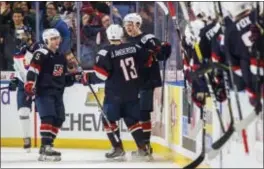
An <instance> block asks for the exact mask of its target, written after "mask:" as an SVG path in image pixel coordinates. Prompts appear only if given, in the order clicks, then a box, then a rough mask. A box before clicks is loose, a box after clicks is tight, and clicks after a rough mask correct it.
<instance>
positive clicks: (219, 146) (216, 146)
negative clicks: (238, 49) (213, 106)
mask: <svg viewBox="0 0 264 169" xmlns="http://www.w3.org/2000/svg"><path fill="white" fill-rule="evenodd" d="M223 73H224V80H225V88H226V97H227V103H228V109H229V114H230V124H229V128H228V129H227V131H226V133H225V134H224V135H223V136H222V137H221V138H220V139H218V140H217V141H215V142H214V143H213V144H212V150H211V151H210V152H208V159H209V160H212V159H214V158H215V157H216V156H217V155H218V154H219V153H220V152H221V149H222V148H223V146H224V144H225V143H226V142H227V141H228V140H229V138H230V137H231V136H232V134H233V133H234V131H235V129H234V115H233V109H232V105H231V97H230V89H229V84H228V75H227V73H226V72H223Z"/></svg>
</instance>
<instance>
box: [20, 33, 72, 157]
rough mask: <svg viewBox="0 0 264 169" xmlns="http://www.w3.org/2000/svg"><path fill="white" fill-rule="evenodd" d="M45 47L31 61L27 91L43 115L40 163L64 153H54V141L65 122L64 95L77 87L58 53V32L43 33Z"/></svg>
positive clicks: (59, 40) (64, 59)
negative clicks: (68, 89)
mask: <svg viewBox="0 0 264 169" xmlns="http://www.w3.org/2000/svg"><path fill="white" fill-rule="evenodd" d="M42 38H43V41H44V42H45V46H44V47H43V48H41V49H38V50H36V51H35V52H34V54H33V58H32V60H31V62H30V65H29V69H28V73H27V77H26V83H25V92H26V93H27V95H28V96H33V95H35V102H36V106H37V109H38V112H39V116H40V120H41V124H40V136H41V147H40V151H39V154H40V156H39V159H38V160H39V161H59V160H61V153H60V152H58V151H55V150H53V142H54V140H55V138H56V136H57V134H58V131H59V129H60V128H61V127H62V124H63V122H64V120H65V108H64V103H63V93H64V89H65V87H67V86H71V85H73V83H74V81H75V77H74V76H72V75H67V74H66V73H67V62H66V58H65V57H64V56H63V55H60V54H58V52H57V50H58V47H59V45H60V43H61V36H60V34H59V32H58V31H57V30H56V29H46V30H44V32H43V34H42Z"/></svg>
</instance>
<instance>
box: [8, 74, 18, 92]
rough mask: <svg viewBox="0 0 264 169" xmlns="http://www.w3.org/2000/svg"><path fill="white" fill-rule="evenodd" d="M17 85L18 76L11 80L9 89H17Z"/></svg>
mask: <svg viewBox="0 0 264 169" xmlns="http://www.w3.org/2000/svg"><path fill="white" fill-rule="evenodd" d="M17 86H18V78H16V77H15V78H13V79H11V81H10V82H9V86H8V89H9V90H10V91H16V88H17Z"/></svg>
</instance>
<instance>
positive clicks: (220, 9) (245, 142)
mask: <svg viewBox="0 0 264 169" xmlns="http://www.w3.org/2000/svg"><path fill="white" fill-rule="evenodd" d="M217 4H218V8H219V13H220V16H221V17H222V21H223V22H224V17H223V11H222V7H221V2H217ZM222 30H223V32H224V29H223V25H222ZM225 51H226V55H227V58H228V63H229V72H230V77H231V82H232V84H233V88H234V91H235V98H236V104H237V109H238V115H239V120H240V121H242V120H243V115H242V111H241V105H240V101H239V96H238V89H237V85H236V84H235V81H234V72H233V71H232V62H231V56H230V52H229V48H226V47H225ZM242 138H243V142H244V148H245V152H246V153H248V142H247V134H246V130H245V129H243V130H242Z"/></svg>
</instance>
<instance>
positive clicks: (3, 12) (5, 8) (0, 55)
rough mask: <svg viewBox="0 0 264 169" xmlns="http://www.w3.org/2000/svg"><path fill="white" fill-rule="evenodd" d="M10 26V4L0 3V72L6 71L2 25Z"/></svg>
mask: <svg viewBox="0 0 264 169" xmlns="http://www.w3.org/2000/svg"><path fill="white" fill-rule="evenodd" d="M11 24H12V14H11V4H10V2H4V1H2V2H0V70H6V69H7V63H6V59H5V58H4V45H3V41H4V39H3V35H2V34H3V33H4V30H3V28H4V25H11Z"/></svg>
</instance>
